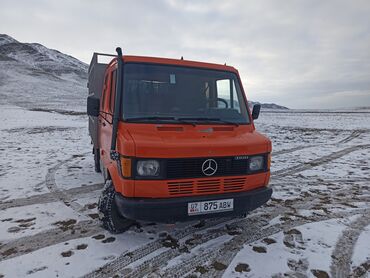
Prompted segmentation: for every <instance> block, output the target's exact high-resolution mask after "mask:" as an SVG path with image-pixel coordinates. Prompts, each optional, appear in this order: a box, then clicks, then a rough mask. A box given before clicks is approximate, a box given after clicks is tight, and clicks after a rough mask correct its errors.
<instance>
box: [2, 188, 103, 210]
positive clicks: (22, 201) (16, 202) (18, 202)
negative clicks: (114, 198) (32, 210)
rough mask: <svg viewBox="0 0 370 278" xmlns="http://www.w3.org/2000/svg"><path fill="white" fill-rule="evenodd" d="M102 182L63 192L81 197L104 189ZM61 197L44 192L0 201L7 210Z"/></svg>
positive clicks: (49, 201) (53, 200) (48, 201)
mask: <svg viewBox="0 0 370 278" xmlns="http://www.w3.org/2000/svg"><path fill="white" fill-rule="evenodd" d="M103 186H104V185H103V184H102V183H96V184H89V185H85V186H79V187H74V188H70V189H67V190H63V191H62V192H63V193H65V194H67V195H69V196H74V197H76V196H77V197H80V196H82V195H84V194H88V193H91V192H94V191H98V190H101V189H103ZM57 201H59V199H57V198H56V197H55V194H54V193H44V194H39V195H33V196H30V197H26V198H19V199H12V200H7V201H5V202H1V203H0V210H5V209H8V208H15V207H23V206H30V205H38V204H46V203H52V202H57Z"/></svg>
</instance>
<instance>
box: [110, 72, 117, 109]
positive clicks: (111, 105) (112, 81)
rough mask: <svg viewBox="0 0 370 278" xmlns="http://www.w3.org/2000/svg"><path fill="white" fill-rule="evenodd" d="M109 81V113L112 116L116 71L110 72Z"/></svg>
mask: <svg viewBox="0 0 370 278" xmlns="http://www.w3.org/2000/svg"><path fill="white" fill-rule="evenodd" d="M110 80H111V84H110V94H109V112H111V113H112V114H113V111H114V98H115V96H116V80H117V70H114V71H112V73H111V79H110Z"/></svg>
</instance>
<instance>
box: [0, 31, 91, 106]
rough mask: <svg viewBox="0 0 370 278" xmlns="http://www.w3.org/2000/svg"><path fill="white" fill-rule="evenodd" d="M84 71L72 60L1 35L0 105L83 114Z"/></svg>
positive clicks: (37, 46) (43, 48) (76, 61)
mask: <svg viewBox="0 0 370 278" xmlns="http://www.w3.org/2000/svg"><path fill="white" fill-rule="evenodd" d="M87 69H88V65H87V64H85V63H83V62H81V61H79V60H78V59H76V58H73V57H72V56H69V55H66V54H63V53H61V52H59V51H57V50H54V49H50V48H47V47H45V46H43V45H41V44H38V43H22V42H19V41H17V40H15V39H14V38H12V37H10V36H8V35H5V34H0V103H3V104H14V105H18V106H21V107H25V108H49V109H50V108H51V109H59V110H60V109H62V110H70V111H71V110H72V111H84V110H85V109H86V108H85V102H86V95H87V89H86V82H87Z"/></svg>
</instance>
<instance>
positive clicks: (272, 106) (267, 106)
mask: <svg viewBox="0 0 370 278" xmlns="http://www.w3.org/2000/svg"><path fill="white" fill-rule="evenodd" d="M255 104H261V108H262V109H271V110H288V109H289V108H288V107H285V106H281V105H277V104H275V103H260V102H254V101H249V102H248V105H249V108H251V109H252V107H253V105H255Z"/></svg>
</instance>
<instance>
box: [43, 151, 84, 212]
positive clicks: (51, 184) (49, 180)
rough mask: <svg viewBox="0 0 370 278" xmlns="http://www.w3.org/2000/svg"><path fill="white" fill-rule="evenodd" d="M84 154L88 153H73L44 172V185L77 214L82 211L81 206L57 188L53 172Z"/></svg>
mask: <svg viewBox="0 0 370 278" xmlns="http://www.w3.org/2000/svg"><path fill="white" fill-rule="evenodd" d="M86 154H88V153H85V154H81V155H73V156H72V157H70V158H68V159H65V160H63V161H61V162H59V163H58V164H57V165H55V166H54V167H52V168H50V169H49V170H48V173H47V174H46V177H45V183H46V187H47V188H48V189H49V190H50V192H51V193H52V194H53V195H54V197H55V198H56V199H58V200H60V201H62V202H63V203H64V204H65V205H66V206H67V207H70V208H72V209H73V210H74V211H76V212H77V213H78V214H81V213H82V211H83V206H81V205H80V204H79V203H78V202H75V201H73V200H72V197H71V196H70V195H69V194H68V193H67V192H66V191H62V190H60V189H59V188H58V186H57V184H56V182H55V173H56V171H57V170H59V168H60V167H61V166H62V165H64V164H66V163H68V162H70V161H72V160H73V159H75V158H77V157H82V156H84V155H86ZM86 216H88V215H86ZM88 217H90V216H88Z"/></svg>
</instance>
